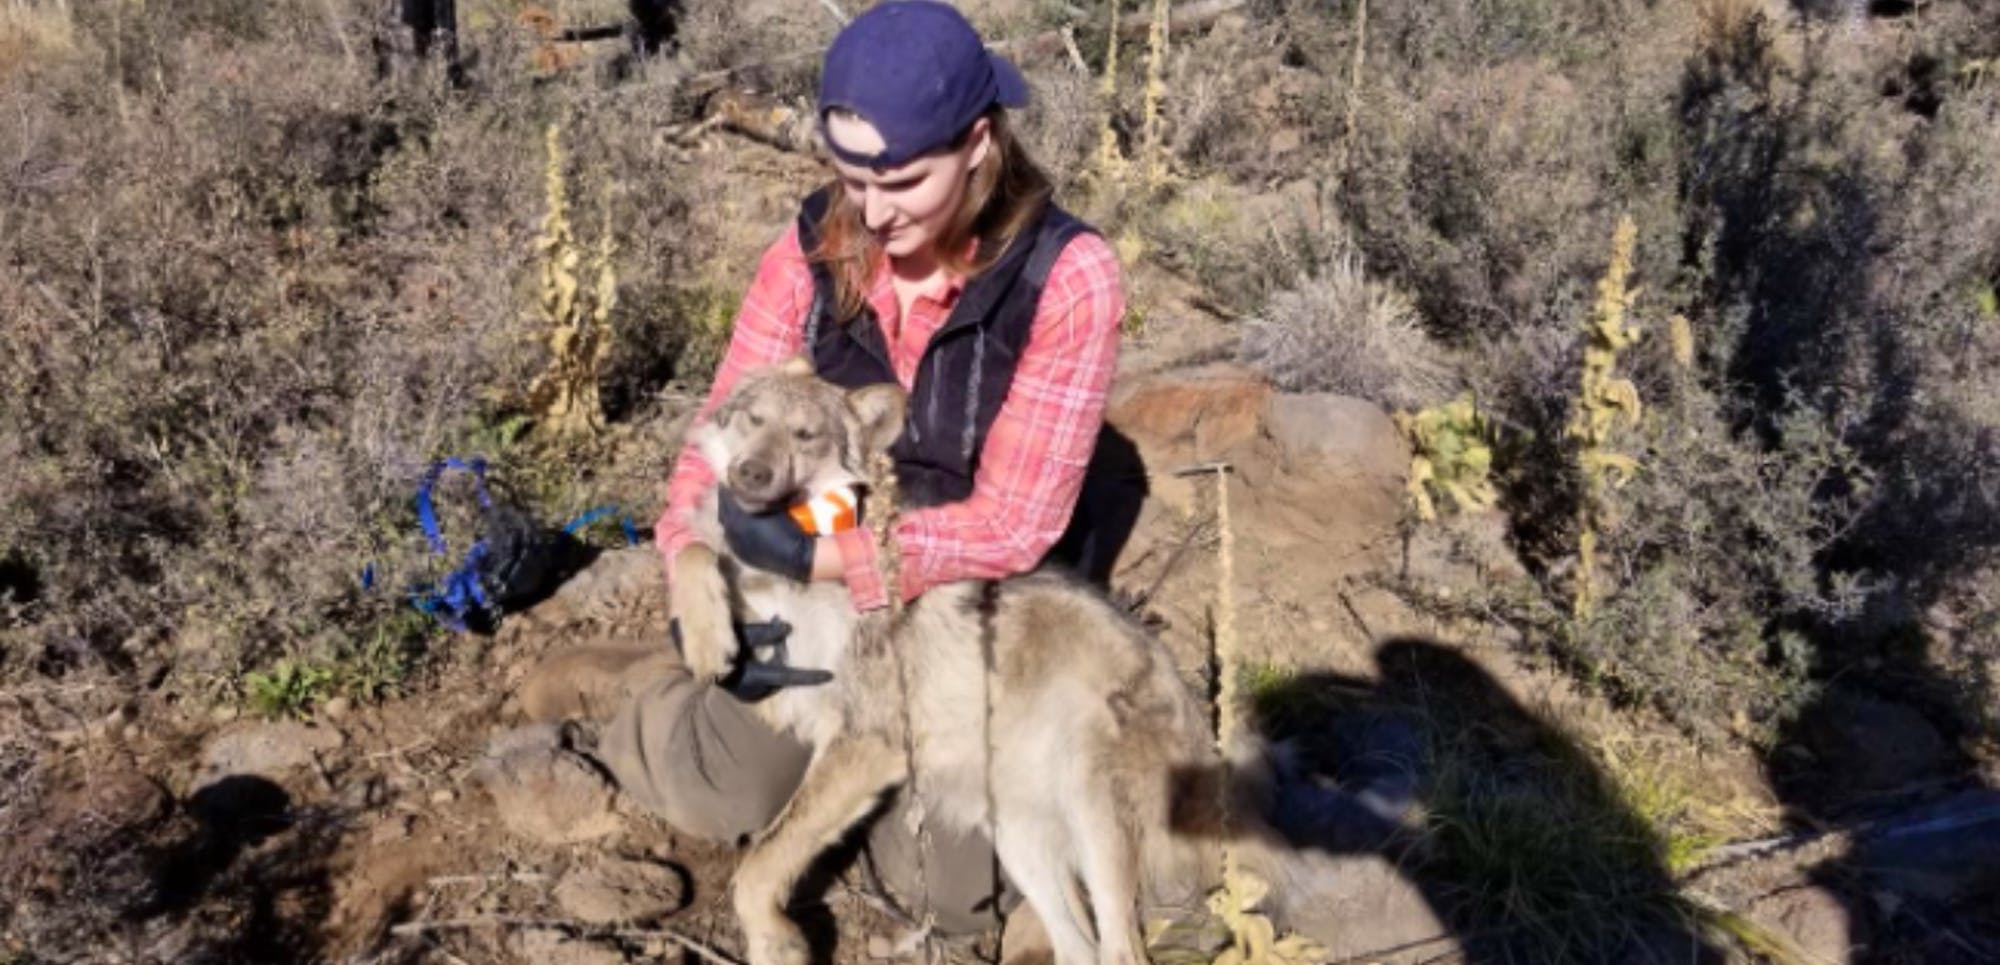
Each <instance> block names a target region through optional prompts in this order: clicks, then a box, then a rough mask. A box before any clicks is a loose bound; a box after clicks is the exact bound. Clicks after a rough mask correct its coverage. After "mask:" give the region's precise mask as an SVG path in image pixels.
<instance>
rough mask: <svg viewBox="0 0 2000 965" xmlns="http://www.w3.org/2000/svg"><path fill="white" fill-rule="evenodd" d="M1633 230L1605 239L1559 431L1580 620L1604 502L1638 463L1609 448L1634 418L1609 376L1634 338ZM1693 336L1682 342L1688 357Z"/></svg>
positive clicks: (1627, 227) (1628, 392) (1632, 403)
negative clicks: (1578, 483) (1571, 481)
mask: <svg viewBox="0 0 2000 965" xmlns="http://www.w3.org/2000/svg"><path fill="white" fill-rule="evenodd" d="M1636 234H1637V230H1636V229H1635V228H1633V226H1632V219H1631V218H1629V217H1625V218H1620V219H1619V221H1618V230H1617V231H1616V232H1615V233H1613V235H1612V238H1611V264H1610V265H1609V266H1608V267H1606V268H1605V270H1604V277H1603V278H1602V279H1599V280H1598V283H1597V304H1596V305H1594V306H1592V308H1591V312H1590V320H1589V322H1588V323H1586V324H1585V326H1584V334H1585V340H1584V348H1583V377H1582V383H1581V386H1580V391H1579V392H1578V394H1577V399H1576V411H1575V412H1574V413H1572V414H1571V416H1570V422H1569V426H1568V428H1567V429H1566V430H1565V434H1566V435H1567V436H1568V438H1569V439H1570V440H1571V441H1572V442H1574V443H1575V444H1576V465H1577V471H1578V473H1579V474H1580V475H1581V476H1582V479H1583V497H1582V499H1581V500H1580V501H1579V502H1578V504H1577V561H1576V587H1575V598H1574V607H1573V610H1574V613H1575V616H1576V618H1577V619H1579V620H1584V619H1588V618H1589V617H1590V615H1591V613H1592V612H1593V610H1594V608H1595V606H1596V602H1597V598H1598V597H1599V595H1600V594H1601V592H1602V590H1601V588H1599V587H1598V585H1597V538H1598V533H1599V532H1600V531H1601V530H1602V529H1604V528H1606V527H1607V526H1608V525H1609V524H1610V517H1611V513H1610V508H1609V506H1608V505H1607V499H1606V497H1607V496H1608V495H1609V493H1610V492H1611V491H1612V490H1614V489H1617V488H1619V487H1621V486H1623V485H1624V484H1625V483H1626V481H1627V480H1629V479H1631V478H1632V474H1633V473H1636V472H1638V470H1639V464H1638V462H1637V461H1636V460H1634V459H1633V458H1632V457H1631V456H1628V455H1625V454H1624V453H1621V452H1618V451H1616V450H1615V449H1613V448H1612V436H1613V434H1614V432H1615V431H1616V430H1617V429H1618V427H1619V426H1620V425H1621V424H1622V425H1627V426H1637V425H1638V424H1639V417H1640V405H1639V390H1638V388H1637V387H1636V386H1634V385H1633V384H1632V381H1631V380H1630V379H1625V378H1620V377H1618V375H1617V374H1616V372H1617V368H1618V353H1619V352H1620V351H1622V350H1624V349H1627V348H1630V347H1632V346H1633V345H1635V344H1638V341H1639V337H1640V335H1641V334H1642V333H1641V332H1640V330H1639V329H1638V328H1637V327H1636V326H1632V325H1627V324H1626V323H1625V315H1626V313H1627V312H1628V311H1630V310H1631V308H1632V303H1633V301H1634V300H1635V299H1637V298H1638V297H1639V290H1638V289H1636V288H1628V287H1627V284H1628V281H1629V279H1630V277H1631V274H1632V241H1633V238H1634V236H1635V235H1636ZM1692 350H1693V337H1692V334H1690V336H1689V338H1688V351H1689V355H1690V360H1692Z"/></svg>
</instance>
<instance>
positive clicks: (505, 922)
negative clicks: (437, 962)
mask: <svg viewBox="0 0 2000 965" xmlns="http://www.w3.org/2000/svg"><path fill="white" fill-rule="evenodd" d="M478 928H530V929H536V928H538V929H545V930H548V931H562V932H573V933H575V934H578V935H582V936H584V937H587V938H624V939H630V940H635V941H645V940H647V939H665V940H666V941H670V942H673V943H674V944H676V945H679V946H680V947H682V948H684V949H686V950H688V951H690V952H693V953H694V954H695V955H696V956H697V957H700V958H701V959H703V960H705V961H708V962H711V963H713V965H743V963H741V962H738V961H737V960H736V959H734V958H731V957H729V956H728V955H724V954H723V953H721V952H718V951H716V950H715V949H713V948H710V947H708V946H707V945H704V944H702V943H701V942H698V941H695V940H694V939H692V938H689V937H687V936H686V935H683V934H681V933H680V932H677V931H673V930H671V929H666V928H604V927H600V926H597V925H590V924H586V923H584V922H580V921H575V920H573V919H567V918H532V917H528V916H524V915H482V916H480V917H477V918H439V919H436V920H434V921H412V922H404V923H403V924H400V925H392V926H390V928H389V934H391V935H393V936H395V937H397V938H421V937H424V936H427V935H429V934H430V933H432V932H439V931H471V930H473V929H478Z"/></svg>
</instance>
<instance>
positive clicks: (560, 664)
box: [515, 644, 680, 723]
mask: <svg viewBox="0 0 2000 965" xmlns="http://www.w3.org/2000/svg"><path fill="white" fill-rule="evenodd" d="M677 666H680V657H679V655H677V654H675V653H674V652H673V651H671V650H669V649H667V647H666V646H665V645H663V644H655V645H645V646H634V645H632V644H623V645H619V644H598V645H585V646H576V647H571V648H569V649H567V650H561V651H558V652H556V653H554V654H552V655H551V656H549V657H548V658H547V659H545V660H543V661H542V662H541V663H539V664H536V665H535V667H534V669H532V670H529V671H527V672H526V674H525V679H524V680H523V682H522V684H521V687H520V690H519V691H517V692H516V694H515V696H516V697H517V698H518V699H519V700H520V705H521V712H522V713H523V714H525V715H527V718H528V719H529V720H531V721H535V722H538V723H554V722H556V721H562V720H572V719H574V720H600V721H601V720H610V719H611V718H612V717H613V716H615V715H616V714H617V713H618V711H619V710H621V709H622V708H624V706H625V705H626V704H627V703H630V702H631V700H632V697H633V696H634V695H636V694H637V693H638V692H639V691H640V690H641V689H643V688H644V687H646V686H647V685H649V684H651V683H653V682H655V681H658V680H659V679H660V678H661V677H663V676H665V675H666V674H668V673H670V672H672V670H673V668H675V667H677Z"/></svg>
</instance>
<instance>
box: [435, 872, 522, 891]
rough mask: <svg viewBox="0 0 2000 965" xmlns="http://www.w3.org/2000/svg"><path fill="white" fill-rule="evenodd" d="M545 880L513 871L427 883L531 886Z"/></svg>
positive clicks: (448, 878)
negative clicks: (499, 882)
mask: <svg viewBox="0 0 2000 965" xmlns="http://www.w3.org/2000/svg"><path fill="white" fill-rule="evenodd" d="M547 880H549V876H548V875H544V874H536V873H535V872H532V871H515V872H501V873H499V874H490V875H439V876H437V877H435V878H432V879H430V880H429V882H427V883H428V884H429V885H430V886H431V887H433V888H436V887H439V886H441V885H471V884H484V883H486V882H488V881H512V882H516V883H519V884H528V885H531V884H539V883H541V882H544V881H547Z"/></svg>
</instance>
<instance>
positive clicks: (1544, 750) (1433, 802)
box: [1176, 638, 1724, 965]
mask: <svg viewBox="0 0 2000 965" xmlns="http://www.w3.org/2000/svg"><path fill="white" fill-rule="evenodd" d="M1375 661H1376V664H1377V667H1378V668H1379V679H1377V680H1367V679H1363V678H1359V677H1349V676H1344V675H1339V674H1330V673H1307V674H1297V675H1290V676H1284V677H1282V678H1281V679H1279V680H1276V681H1257V682H1255V685H1254V686H1252V687H1250V688H1249V691H1250V693H1249V697H1250V702H1251V706H1252V709H1253V714H1254V719H1255V723H1256V725H1257V727H1258V729H1259V730H1260V732H1261V733H1262V734H1264V735H1265V736H1266V737H1267V738H1269V739H1271V740H1272V741H1274V742H1276V745H1277V746H1278V747H1280V748H1282V749H1283V753H1282V754H1281V755H1280V756H1281V758H1288V759H1290V760H1291V761H1292V762H1293V763H1292V764H1291V765H1290V766H1289V767H1288V768H1287V769H1281V770H1280V773H1279V774H1278V779H1277V781H1276V782H1275V784H1276V786H1275V788H1274V789H1272V790H1271V791H1270V792H1268V794H1269V796H1268V798H1267V813H1268V815H1269V821H1270V825H1271V829H1270V832H1269V833H1273V834H1275V835H1276V836H1277V837H1278V838H1279V839H1280V840H1279V842H1278V843H1280V844H1282V845H1283V846H1284V847H1287V848H1291V849H1295V850H1296V851H1298V852H1300V853H1302V854H1311V853H1319V854H1323V855H1379V856H1380V857H1382V858H1383V859H1384V860H1386V861H1387V862H1388V864H1389V865H1390V866H1392V867H1393V868H1395V869H1396V870H1397V872H1398V873H1399V874H1401V875H1402V876H1403V877H1404V879H1405V880H1407V881H1408V882H1409V883H1410V884H1411V885H1412V886H1413V888H1414V889H1415V891H1416V892H1417V893H1418V894H1419V895H1420V896H1421V900H1422V901H1423V902H1424V903H1425V904H1426V905H1427V906H1428V908H1429V911H1430V912H1431V914H1432V915H1433V916H1434V917H1435V918H1436V919H1437V921H1439V922H1442V923H1443V924H1444V926H1445V928H1446V929H1447V930H1448V932H1449V937H1450V938H1451V940H1452V941H1453V942H1454V943H1455V944H1456V945H1457V946H1458V948H1459V949H1460V950H1461V953H1462V956H1463V959H1462V960H1464V961H1468V962H1476V963H1495V965H1501V963H1505V965H1517V963H1519V965H1526V963H1563V962H1578V963H1581V962H1620V963H1649V962H1659V963H1663V965H1664V963H1667V962H1678V963H1687V962H1720V961H1723V960H1724V953H1723V950H1722V948H1721V946H1720V945H1719V943H1717V942H1716V941H1715V940H1713V939H1712V938H1711V937H1710V935H1709V934H1707V930H1706V929H1705V928H1704V927H1703V924H1702V922H1701V920H1700V916H1699V915H1697V914H1696V913H1695V912H1694V911H1693V910H1692V909H1691V908H1689V907H1688V906H1687V905H1685V904H1684V903H1683V902H1682V901H1681V900H1680V899H1679V897H1678V894H1677V891H1676V889H1675V887H1674V880H1673V876H1672V874H1671V872H1670V870H1669V866H1668V842H1667V841H1666V840H1665V838H1664V836H1663V835H1662V833H1661V832H1660V831H1659V830H1657V829H1656V828H1655V827H1654V826H1653V825H1652V824H1651V823H1650V822H1648V821H1647V820H1646V819H1645V817H1644V816H1643V815H1641V814H1640V813H1638V812H1637V811H1636V810H1635V809H1634V808H1633V806H1632V805H1631V804H1630V803H1628V802H1627V801H1626V800H1625V798H1624V796H1623V795H1622V794H1621V793H1620V790H1619V787H1618V784H1617V782H1616V781H1614V780H1613V779H1612V778H1611V777H1610V776H1609V775H1608V774H1606V773H1605V772H1604V771H1603V769H1602V768H1601V767H1600V766H1599V765H1598V764H1597V762H1596V759H1595V758H1594V757H1593V756H1592V755H1591V754H1590V753H1589V752H1587V751H1586V750H1585V749H1583V748H1582V747H1580V746H1579V745H1578V744H1577V743H1576V741H1575V739H1574V738H1572V737H1571V736H1570V735H1568V734H1566V733H1564V731H1563V730H1562V729H1561V728H1560V727H1558V726H1556V725H1555V724H1552V723H1550V722H1548V721H1546V720H1544V719H1542V718H1541V717H1540V716H1538V715H1537V714H1535V713H1534V712H1532V711H1530V710H1529V709H1528V708H1527V707H1525V706H1523V705H1522V704H1521V703H1520V702H1519V701H1518V700H1516V699H1515V698H1514V697H1513V696H1512V695H1511V694H1509V692H1508V691H1507V690H1506V689H1505V688H1504V687H1502V686H1501V685H1500V683H1499V682H1498V681H1496V680H1495V679H1494V678H1493V677H1492V676H1491V675H1490V674H1489V673H1488V672H1487V671H1486V670H1485V669H1484V668H1482V667H1480V666H1479V665H1478V664H1476V663H1474V662H1473V661H1472V660H1470V659H1468V658H1467V657H1465V656H1464V655H1463V654H1462V653H1460V652H1459V651H1458V650H1457V649H1455V648H1453V647H1450V646H1447V645H1445V644H1442V643H1439V642H1436V641H1431V640H1423V639H1415V638H1395V639H1390V640H1388V641H1386V642H1384V643H1383V644H1381V646H1380V647H1379V648H1378V649H1377V650H1376V652H1375ZM1287 770H1289V773H1287ZM1176 784H1177V790H1179V791H1181V792H1182V793H1186V792H1188V791H1189V790H1190V789H1194V788H1200V787H1204V786H1206V787H1210V788H1212V787H1213V782H1212V781H1204V780H1202V779H1200V778H1199V777H1191V776H1189V775H1180V776H1178V778H1177V781H1176ZM1196 793H1200V792H1196ZM1180 796H1181V795H1180V794H1177V795H1176V797H1177V798H1178V797H1180ZM1177 823H1178V822H1177ZM1177 830H1181V831H1183V832H1187V831H1189V830H1191V829H1189V828H1187V827H1178V828H1177ZM1194 833H1200V831H1199V830H1198V829H1195V831H1194ZM1336 924H1337V923H1336ZM1440 937H1443V936H1440ZM1407 950H1408V949H1406V948H1403V947H1397V948H1387V949H1379V950H1372V951H1374V952H1375V954H1376V957H1387V956H1389V955H1392V954H1395V953H1398V952H1400V951H1407Z"/></svg>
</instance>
